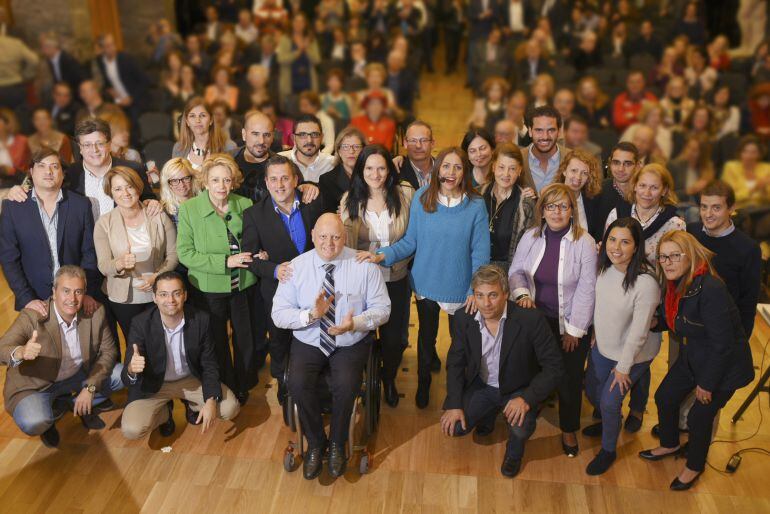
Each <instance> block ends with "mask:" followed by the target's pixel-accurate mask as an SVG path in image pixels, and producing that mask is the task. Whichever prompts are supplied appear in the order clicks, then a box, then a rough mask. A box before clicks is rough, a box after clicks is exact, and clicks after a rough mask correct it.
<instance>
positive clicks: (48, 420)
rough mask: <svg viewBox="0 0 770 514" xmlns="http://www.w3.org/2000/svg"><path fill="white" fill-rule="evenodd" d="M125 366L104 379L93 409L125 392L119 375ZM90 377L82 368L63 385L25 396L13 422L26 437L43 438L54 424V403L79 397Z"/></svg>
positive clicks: (65, 380)
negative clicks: (77, 395) (58, 400)
mask: <svg viewBox="0 0 770 514" xmlns="http://www.w3.org/2000/svg"><path fill="white" fill-rule="evenodd" d="M122 371H123V365H122V364H120V363H118V364H116V365H115V367H114V368H113V369H112V374H111V375H110V376H109V377H107V378H106V379H105V381H104V382H103V383H102V385H101V387H99V388H98V389H97V390H96V393H95V394H94V400H93V404H92V405H94V406H95V405H99V404H100V403H102V402H104V401H105V400H107V397H109V395H110V394H112V393H114V392H115V391H119V390H121V389H123V382H122V381H121V379H120V373H121V372H122ZM87 379H88V376H87V375H86V372H85V371H84V370H83V368H80V371H78V372H77V373H75V374H74V375H72V376H71V377H70V378H67V379H64V380H62V381H61V382H54V383H53V384H51V386H50V387H48V388H47V389H45V390H44V391H38V392H35V393H32V394H30V395H29V396H26V397H25V398H24V399H23V400H21V401H20V402H19V403H18V405H16V408H15V409H14V410H13V421H14V422H15V423H16V425H17V426H18V427H19V428H20V429H21V431H22V432H24V433H25V434H27V435H40V434H42V433H43V432H45V431H46V430H48V429H49V428H51V427H52V426H53V424H54V422H55V421H56V420H54V416H53V409H52V408H51V405H52V404H53V402H54V400H56V399H57V398H61V397H62V396H70V395H72V394H73V393H80V391H81V390H82V389H83V386H84V385H85V383H86V380H87Z"/></svg>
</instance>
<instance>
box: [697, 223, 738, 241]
mask: <svg viewBox="0 0 770 514" xmlns="http://www.w3.org/2000/svg"><path fill="white" fill-rule="evenodd" d="M703 232H705V233H706V235H707V236H710V237H725V236H729V235H730V234H732V233H733V232H735V223H733V222H732V220H731V221H730V226H729V227H727V228H726V229H724V230H723V231H722V232H721V233H719V234H715V233H714V232H711V231H710V230H709V229H707V228H706V226H705V225H703Z"/></svg>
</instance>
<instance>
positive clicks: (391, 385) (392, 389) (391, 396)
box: [382, 380, 399, 407]
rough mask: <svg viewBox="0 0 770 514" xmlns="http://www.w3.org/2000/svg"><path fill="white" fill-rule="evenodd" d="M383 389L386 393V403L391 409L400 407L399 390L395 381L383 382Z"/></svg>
mask: <svg viewBox="0 0 770 514" xmlns="http://www.w3.org/2000/svg"><path fill="white" fill-rule="evenodd" d="M382 389H383V391H384V392H385V403H387V404H388V405H390V406H391V407H395V406H397V405H398V400H399V398H398V389H396V382H395V381H393V380H390V381H387V382H386V381H383V382H382Z"/></svg>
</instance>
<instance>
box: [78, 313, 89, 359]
mask: <svg viewBox="0 0 770 514" xmlns="http://www.w3.org/2000/svg"><path fill="white" fill-rule="evenodd" d="M92 326H93V325H92V323H91V318H86V317H85V316H84V315H83V311H80V312H78V341H79V342H80V354H81V356H82V357H83V364H85V365H87V363H88V362H90V361H91V328H92Z"/></svg>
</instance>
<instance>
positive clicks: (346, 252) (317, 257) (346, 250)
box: [313, 246, 352, 269]
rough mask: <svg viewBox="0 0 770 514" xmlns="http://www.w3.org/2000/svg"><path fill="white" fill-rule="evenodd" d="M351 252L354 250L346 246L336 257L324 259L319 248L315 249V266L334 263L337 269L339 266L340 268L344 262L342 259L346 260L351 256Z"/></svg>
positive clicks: (320, 266)
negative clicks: (328, 259) (319, 253)
mask: <svg viewBox="0 0 770 514" xmlns="http://www.w3.org/2000/svg"><path fill="white" fill-rule="evenodd" d="M349 252H352V250H350V249H349V248H348V247H347V246H346V247H344V248H343V249H342V251H341V252H340V254H339V255H338V256H337V257H336V258H334V259H332V260H330V261H325V260H323V259H322V258H321V256H320V255H318V250H316V249H313V266H314V267H316V268H323V266H324V265H325V264H334V266H335V269H337V268H339V266H340V264H341V263H342V261H345V260H347V259H348V258H349Z"/></svg>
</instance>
